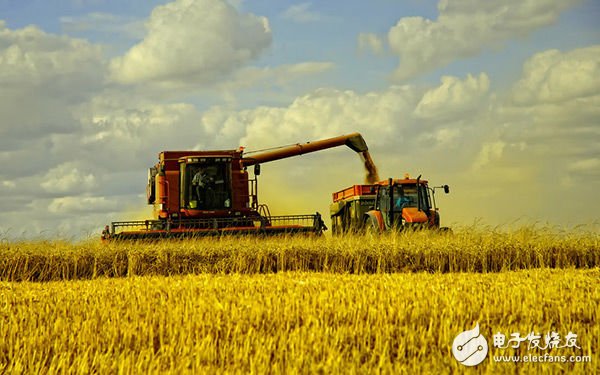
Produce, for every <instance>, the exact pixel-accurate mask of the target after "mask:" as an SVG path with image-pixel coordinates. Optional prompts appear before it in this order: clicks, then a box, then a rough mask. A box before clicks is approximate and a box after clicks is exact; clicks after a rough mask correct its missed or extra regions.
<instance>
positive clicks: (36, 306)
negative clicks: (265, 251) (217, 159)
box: [0, 269, 600, 374]
mask: <svg viewBox="0 0 600 375" xmlns="http://www.w3.org/2000/svg"><path fill="white" fill-rule="evenodd" d="M599 279H600V270H598V269H594V270H587V271H583V270H548V269H545V270H528V271H518V272H504V273H489V274H465V273H448V274H428V273H403V274H393V275H389V274H379V275H342V274H331V273H298V272H291V273H278V274H267V275H239V274H237V275H209V274H205V275H189V276H176V277H158V276H153V277H130V278H120V279H106V278H101V279H96V280H79V281H69V282H64V281H63V282H50V283H28V282H24V283H8V282H0V292H1V294H0V372H6V373H15V372H16V373H19V372H25V373H56V372H61V373H90V372H94V373H132V372H133V373H157V372H160V373H163V372H170V373H181V372H189V373H206V372H211V373H213V372H230V373H248V372H255V373H265V372H276V373H374V372H384V373H415V372H416V373H448V372H456V371H460V370H464V369H465V368H464V367H462V365H461V364H459V363H458V362H457V361H455V360H454V358H453V357H452V354H451V345H452V341H453V339H454V337H455V336H456V335H457V334H458V333H459V332H461V331H464V330H466V329H471V328H473V326H474V325H475V323H476V322H478V323H479V325H480V326H481V332H482V334H483V335H484V336H485V337H486V338H487V340H488V343H489V347H490V355H489V356H488V357H490V358H487V359H486V360H485V361H484V362H483V363H482V364H481V365H479V366H478V369H479V370H482V371H484V372H489V373H498V372H500V373H513V372H515V371H517V370H518V371H520V372H523V371H524V372H532V373H533V372H540V371H545V372H562V371H567V370H568V371H576V372H580V373H589V374H591V373H594V372H595V371H597V369H598V360H599V359H600V358H599V356H598V349H599V348H600V346H599V344H600V343H599V340H600V326H599V325H598V304H599V302H600V289H599V288H598V280H599ZM498 330H501V331H503V332H515V331H519V332H522V333H524V334H526V333H529V332H530V331H532V330H535V331H536V332H537V331H539V332H541V333H545V332H549V331H557V332H560V333H561V334H563V335H564V334H566V333H567V332H569V331H571V332H574V333H576V334H577V335H578V345H579V346H580V347H581V349H566V348H565V349H557V350H558V351H559V352H560V353H559V354H566V355H570V354H577V355H591V356H592V357H591V360H592V361H591V362H589V363H577V364H573V363H568V364H567V363H563V364H561V363H545V364H539V363H537V364H518V365H515V364H508V363H496V362H494V361H492V360H491V355H492V354H493V353H495V354H499V353H501V350H500V349H497V348H493V347H492V341H491V337H492V334H493V333H495V332H496V331H498ZM555 353H556V352H555ZM538 354H539V353H538ZM542 354H543V353H542Z"/></svg>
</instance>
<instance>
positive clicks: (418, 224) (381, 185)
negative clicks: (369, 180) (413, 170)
mask: <svg viewBox="0 0 600 375" xmlns="http://www.w3.org/2000/svg"><path fill="white" fill-rule="evenodd" d="M436 189H443V190H444V192H445V193H446V194H447V193H449V192H450V188H449V187H448V185H443V186H436V187H433V188H430V187H429V186H428V183H427V181H426V180H421V176H419V177H417V178H416V179H412V178H410V177H409V176H408V175H406V176H405V178H404V179H392V178H390V179H388V180H387V181H380V182H377V183H375V184H373V185H353V186H351V187H349V188H346V189H344V190H340V191H338V192H335V193H333V203H332V204H331V206H330V214H331V225H332V232H333V234H334V235H335V234H343V233H348V232H358V233H364V232H366V231H369V232H374V233H381V232H384V231H389V230H393V229H406V228H412V229H434V230H441V231H448V230H449V228H446V227H440V214H439V209H438V208H437V207H436V203H435V191H436Z"/></svg>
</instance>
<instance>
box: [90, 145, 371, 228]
mask: <svg viewBox="0 0 600 375" xmlns="http://www.w3.org/2000/svg"><path fill="white" fill-rule="evenodd" d="M342 145H346V146H348V147H350V148H351V149H352V150H354V151H356V152H357V153H366V152H367V150H368V148H367V145H366V143H365V140H364V139H363V137H362V136H361V135H360V134H359V133H353V134H350V135H345V136H340V137H335V138H330V139H325V140H320V141H315V142H308V143H304V144H295V145H291V146H285V147H279V148H276V149H271V150H268V151H265V152H256V153H247V154H244V151H243V149H242V148H240V149H237V150H221V151H163V152H161V153H160V154H159V155H158V159H159V162H158V163H157V164H156V165H155V166H154V167H152V168H150V170H149V173H148V186H147V197H148V204H151V205H153V206H154V219H152V220H141V221H117V222H113V223H111V225H110V227H109V226H106V227H105V229H104V232H103V235H102V238H103V239H117V240H121V239H148V238H170V237H193V236H200V235H220V234H279V233H315V234H321V233H322V232H323V231H324V230H326V229H327V228H326V227H325V224H324V223H323V220H322V218H321V215H320V214H319V213H318V212H317V213H316V214H314V215H293V216H290V215H288V216H271V215H270V212H269V209H268V207H267V206H266V205H263V204H259V202H258V175H259V174H260V164H261V163H266V162H270V161H274V160H279V159H284V158H289V157H292V156H296V155H302V154H306V153H310V152H315V151H320V150H324V149H328V148H332V147H337V146H342ZM250 166H254V178H253V179H250V178H249V176H248V172H247V168H248V167H250Z"/></svg>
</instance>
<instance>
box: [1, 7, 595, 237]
mask: <svg viewBox="0 0 600 375" xmlns="http://www.w3.org/2000/svg"><path fill="white" fill-rule="evenodd" d="M599 16H600V2H598V1H592V0H567V1H561V2H556V1H550V0H526V1H521V0H507V1H505V2H477V1H474V0H440V1H420V0H411V1H401V2H399V1H383V0H381V1H370V2H366V1H358V0H355V1H328V2H293V1H242V0H237V1H230V2H225V1H224V0H197V1H192V0H176V1H172V2H168V1H128V2H123V1H104V0H88V1H86V0H71V1H53V2H47V1H13V0H0V72H1V73H0V98H3V101H2V103H0V162H2V163H3V165H5V166H6V167H5V169H4V170H3V171H0V206H1V207H2V208H3V210H4V211H5V212H6V213H7V214H6V215H3V218H2V219H0V236H2V233H8V234H7V236H11V237H19V236H25V237H31V236H36V235H39V234H40V233H58V234H60V235H64V236H67V237H73V238H80V237H85V236H86V235H89V234H91V233H94V230H95V229H96V228H101V227H102V226H103V224H104V223H105V222H108V221H110V220H117V219H124V218H128V217H132V216H136V218H141V217H144V216H146V215H148V214H149V211H148V210H147V208H146V207H145V206H144V199H143V195H144V191H145V174H146V168H148V167H149V166H150V165H152V164H153V163H154V161H155V158H156V154H157V153H158V152H159V151H161V150H164V149H203V148H204V149H206V148H212V149H214V148H233V147H237V146H238V145H244V146H247V147H248V148H250V149H257V148H262V147H270V146H277V145H279V144H288V143H295V142H304V141H309V140H312V139H319V138H323V137H328V136H333V135H339V134H344V133H350V132H354V131H359V132H361V133H362V134H363V135H364V136H365V139H366V140H367V143H368V144H369V145H370V148H371V150H372V152H373V156H374V158H375V160H376V162H377V163H378V166H379V167H380V169H381V171H382V175H385V176H392V175H393V176H401V175H403V174H404V173H405V172H410V173H413V174H421V173H422V174H423V175H424V176H427V178H429V179H430V180H431V181H433V182H434V183H436V182H439V183H449V184H450V185H452V187H453V189H452V190H453V192H452V194H451V196H448V197H444V199H443V200H442V201H440V202H438V203H440V204H441V205H442V207H443V211H442V212H443V219H442V220H443V221H445V224H446V225H468V224H469V223H471V222H472V221H473V220H474V219H475V218H481V219H482V220H483V221H484V222H486V223H490V224H494V225H495V224H506V223H511V222H514V221H515V220H517V221H518V222H542V223H546V222H547V223H549V224H552V225H577V224H581V223H584V224H587V223H591V222H594V221H595V220H597V212H598V209H600V206H599V205H600V203H598V200H597V199H594V198H593V197H594V194H595V191H596V190H598V187H599V186H598V182H600V172H598V171H599V170H600V155H599V151H598V150H599V148H598V144H600V130H599V129H600V127H599V125H600V112H599V111H598V110H597V108H599V107H600V79H599V78H598V77H600V50H599V49H600V29H599V28H598V26H597V23H598V19H599V18H600V17H599ZM345 151H346V150H330V151H328V152H323V153H320V154H318V155H311V156H307V157H303V158H301V159H298V160H294V161H286V162H284V161H281V162H277V163H272V165H269V166H267V168H265V170H266V171H268V172H267V173H264V174H263V175H262V176H261V178H262V180H263V183H262V184H261V186H263V187H264V191H263V192H262V193H263V197H264V198H263V200H264V201H265V202H266V203H269V204H270V205H271V206H272V209H271V210H272V211H273V212H275V213H304V212H313V211H320V212H325V213H326V212H327V211H328V204H329V199H330V198H329V197H330V193H331V192H332V191H335V190H338V189H341V188H343V187H345V186H346V185H351V184H353V183H359V182H361V181H360V180H361V178H362V171H361V170H360V164H359V162H358V160H357V158H354V156H352V155H350V156H348V155H347V153H346V152H345ZM575 190H576V191H578V194H580V195H581V196H583V197H587V198H585V199H570V200H564V199H562V197H564V196H565V195H568V196H573V192H574V191H575ZM557 212H558V213H560V214H557Z"/></svg>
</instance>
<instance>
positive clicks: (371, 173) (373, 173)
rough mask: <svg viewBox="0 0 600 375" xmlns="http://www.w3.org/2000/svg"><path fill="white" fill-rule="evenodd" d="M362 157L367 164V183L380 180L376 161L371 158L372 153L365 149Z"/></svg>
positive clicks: (361, 154)
mask: <svg viewBox="0 0 600 375" xmlns="http://www.w3.org/2000/svg"><path fill="white" fill-rule="evenodd" d="M360 158H361V159H362V160H363V162H364V164H365V170H366V172H367V174H366V176H365V183H367V184H374V183H376V182H377V181H379V174H378V173H377V166H375V162H374V161H373V159H372V158H371V154H369V151H363V152H361V153H360Z"/></svg>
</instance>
